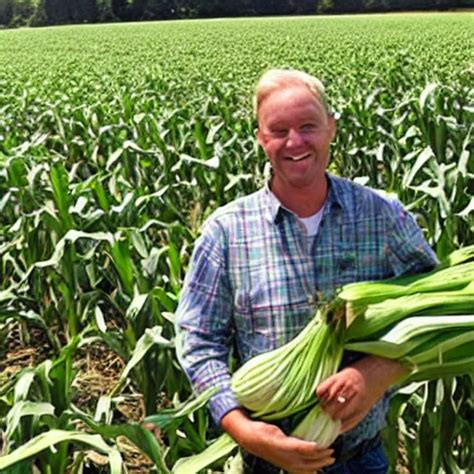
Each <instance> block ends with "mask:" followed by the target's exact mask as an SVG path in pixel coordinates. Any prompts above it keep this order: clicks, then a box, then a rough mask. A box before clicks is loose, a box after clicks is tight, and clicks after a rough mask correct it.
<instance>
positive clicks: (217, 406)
mask: <svg viewBox="0 0 474 474" xmlns="http://www.w3.org/2000/svg"><path fill="white" fill-rule="evenodd" d="M227 252H228V249H227V244H226V238H225V233H224V231H223V229H222V227H221V226H220V225H219V223H218V222H216V221H215V220H211V221H210V222H208V223H207V224H206V225H205V226H204V228H203V232H202V235H201V237H200V238H199V239H197V241H196V243H195V247H194V252H193V255H192V258H191V262H190V265H189V269H188V273H187V275H186V278H185V282H184V286H183V289H182V292H181V296H180V302H179V305H178V310H177V314H176V352H177V356H178V360H179V362H180V364H181V366H182V367H183V369H184V371H185V372H186V375H187V376H188V378H189V380H190V381H191V384H192V386H193V388H194V390H195V391H196V392H197V393H200V392H202V391H204V390H205V389H207V388H209V387H218V388H220V391H219V392H218V393H217V394H216V395H215V396H214V397H213V398H212V399H211V401H210V404H209V407H210V411H211V415H212V417H213V419H214V421H215V422H216V423H217V424H219V422H220V420H221V418H222V417H223V416H224V415H225V414H226V413H227V412H229V411H230V410H232V409H234V408H236V407H238V406H240V404H239V403H238V402H237V400H236V399H235V397H234V395H233V393H232V391H231V388H230V371H229V353H230V347H231V335H232V302H233V298H232V291H231V286H230V283H229V275H228V271H227V269H228V265H227Z"/></svg>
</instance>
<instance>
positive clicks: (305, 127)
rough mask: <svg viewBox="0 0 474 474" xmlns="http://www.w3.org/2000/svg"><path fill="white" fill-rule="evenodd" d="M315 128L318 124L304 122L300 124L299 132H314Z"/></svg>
mask: <svg viewBox="0 0 474 474" xmlns="http://www.w3.org/2000/svg"><path fill="white" fill-rule="evenodd" d="M317 129H318V126H317V125H316V124H315V123H305V124H303V125H301V127H300V132H303V133H305V132H306V133H308V132H314V131H315V130H317Z"/></svg>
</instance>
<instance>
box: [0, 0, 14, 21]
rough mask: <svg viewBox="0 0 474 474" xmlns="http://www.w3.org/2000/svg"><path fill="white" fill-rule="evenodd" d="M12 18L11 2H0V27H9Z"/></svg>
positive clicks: (0, 0)
mask: <svg viewBox="0 0 474 474" xmlns="http://www.w3.org/2000/svg"><path fill="white" fill-rule="evenodd" d="M12 18H13V0H0V25H9V24H10V22H11V21H12Z"/></svg>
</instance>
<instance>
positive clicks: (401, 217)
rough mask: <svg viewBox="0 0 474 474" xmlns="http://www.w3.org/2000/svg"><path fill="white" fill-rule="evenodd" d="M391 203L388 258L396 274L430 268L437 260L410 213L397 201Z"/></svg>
mask: <svg viewBox="0 0 474 474" xmlns="http://www.w3.org/2000/svg"><path fill="white" fill-rule="evenodd" d="M391 205H392V216H391V217H392V226H391V232H390V234H389V237H388V247H389V251H390V255H389V260H390V264H391V266H392V268H393V271H394V274H395V275H396V276H398V275H403V274H415V273H422V272H426V271H430V270H432V269H433V268H434V267H435V266H436V265H437V264H438V263H439V262H438V259H437V257H436V254H435V253H434V252H433V250H432V249H431V247H430V246H429V245H428V243H427V242H426V240H425V238H424V236H423V233H422V231H421V229H420V227H419V226H418V224H417V223H416V221H415V219H414V217H413V216H412V214H410V213H409V212H408V211H406V210H405V209H404V208H403V207H402V206H401V204H400V203H399V202H398V201H393V202H392V203H391Z"/></svg>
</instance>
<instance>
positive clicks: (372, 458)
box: [243, 437, 388, 474]
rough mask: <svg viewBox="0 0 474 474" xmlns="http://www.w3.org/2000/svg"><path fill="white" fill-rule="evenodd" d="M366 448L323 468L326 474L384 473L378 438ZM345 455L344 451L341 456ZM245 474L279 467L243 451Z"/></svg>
mask: <svg viewBox="0 0 474 474" xmlns="http://www.w3.org/2000/svg"><path fill="white" fill-rule="evenodd" d="M367 446H368V449H367V450H363V452H359V453H355V454H354V456H352V457H350V459H347V460H343V461H341V462H337V459H336V464H333V465H332V466H329V467H326V468H325V469H323V472H324V473H325V474H326V473H327V474H386V473H387V471H388V461H387V458H386V457H385V454H384V452H383V448H382V443H381V441H380V438H379V437H377V438H375V439H374V440H371V441H370V442H369V443H367ZM344 457H346V456H345V455H344V453H342V454H341V458H344ZM243 460H244V473H245V474H279V473H280V471H281V470H280V468H278V467H275V466H273V465H271V464H269V463H268V462H266V461H264V460H263V459H260V458H257V457H255V456H253V455H251V454H249V453H243Z"/></svg>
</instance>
